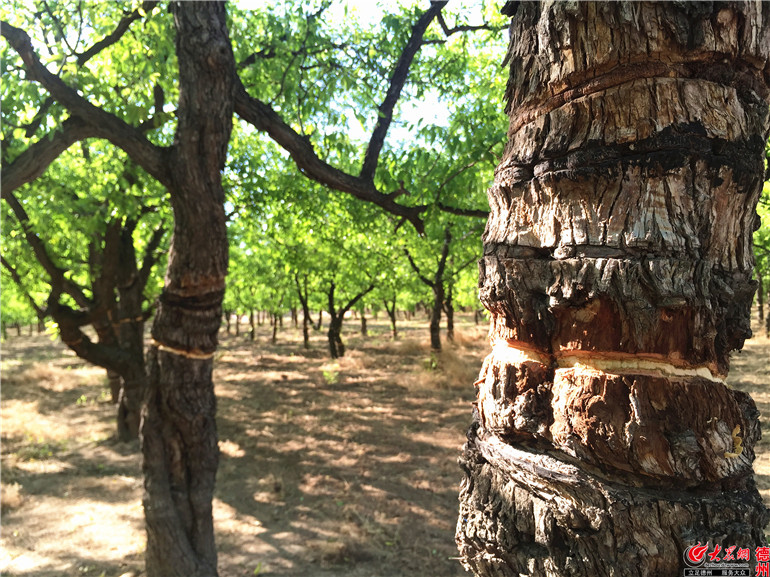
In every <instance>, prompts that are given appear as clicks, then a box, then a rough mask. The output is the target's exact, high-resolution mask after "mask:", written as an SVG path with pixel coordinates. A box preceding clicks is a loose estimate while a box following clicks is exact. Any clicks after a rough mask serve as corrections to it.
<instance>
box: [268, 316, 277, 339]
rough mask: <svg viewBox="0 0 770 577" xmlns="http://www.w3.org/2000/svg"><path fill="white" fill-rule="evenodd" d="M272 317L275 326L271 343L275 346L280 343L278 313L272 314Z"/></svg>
mask: <svg viewBox="0 0 770 577" xmlns="http://www.w3.org/2000/svg"><path fill="white" fill-rule="evenodd" d="M272 316H273V320H272V323H271V324H272V325H273V337H272V339H270V341H271V342H272V343H273V344H275V343H277V342H278V313H272Z"/></svg>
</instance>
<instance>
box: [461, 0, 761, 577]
mask: <svg viewBox="0 0 770 577" xmlns="http://www.w3.org/2000/svg"><path fill="white" fill-rule="evenodd" d="M766 6H767V5H763V4H762V3H752V4H749V3H745V4H737V3H736V4H726V3H725V4H722V3H705V2H704V3H673V2H670V3H669V2H657V3H646V2H640V3H637V2H601V3H599V2H569V3H568V2H554V3H546V2H509V3H507V4H506V6H505V8H504V10H505V11H507V13H508V14H510V15H512V16H513V20H512V24H511V38H512V41H511V45H510V52H509V60H508V61H509V62H510V82H509V84H508V91H507V95H506V96H507V100H508V107H507V111H508V113H509V115H510V123H511V126H510V130H509V133H508V134H509V138H510V141H509V143H508V145H507V147H506V149H505V154H504V156H503V159H502V161H501V164H500V166H499V167H498V169H497V171H496V173H495V182H494V184H493V186H492V187H491V188H490V190H489V199H490V206H491V208H492V211H491V214H490V217H489V221H488V223H487V229H486V231H485V233H484V255H485V256H484V258H483V260H482V263H481V267H480V286H481V290H480V294H481V299H482V302H483V304H484V306H485V307H486V308H487V309H489V311H490V312H491V315H492V328H491V335H490V336H491V338H492V353H491V354H490V356H489V357H487V359H486V361H485V362H484V366H483V368H482V371H481V375H480V379H479V381H478V382H477V386H478V391H477V402H476V407H477V409H476V411H475V415H474V423H473V425H472V426H471V428H470V430H469V433H468V442H467V444H466V445H465V447H464V453H463V459H462V463H463V468H464V470H465V475H466V476H465V479H464V480H463V484H462V489H461V495H460V502H461V504H460V518H459V521H458V525H457V533H456V538H457V543H458V546H459V549H460V553H461V556H462V562H463V564H464V566H465V567H466V568H467V569H469V570H471V571H473V572H474V573H475V574H476V575H483V576H492V575H494V576H495V577H508V576H516V577H519V576H520V575H522V574H525V575H528V576H532V577H536V576H554V575H570V576H573V577H588V576H591V577H593V576H609V575H613V576H628V577H636V576H643V575H644V576H669V575H670V576H673V575H682V571H683V569H684V567H683V552H684V550H685V549H686V548H687V547H688V546H691V545H696V544H697V543H698V542H701V543H711V544H715V543H718V544H721V545H723V546H728V545H737V546H740V547H755V546H757V545H760V544H763V543H765V537H764V532H763V528H764V526H765V524H766V523H767V521H768V513H767V511H766V509H765V507H764V506H763V504H762V500H761V498H760V496H759V493H758V492H757V489H756V486H755V483H754V478H753V471H752V461H753V459H754V445H755V443H756V442H757V440H758V438H759V436H760V428H759V423H758V420H757V416H758V412H757V410H756V407H755V405H754V402H753V401H752V399H751V398H750V397H749V396H748V395H747V394H745V393H742V392H740V391H737V390H733V389H731V388H729V387H727V386H726V385H725V383H724V378H725V376H726V374H727V371H728V364H729V353H730V351H731V350H734V349H740V348H741V347H742V345H743V341H744V339H745V338H747V337H748V336H750V334H751V332H750V328H749V327H750V312H751V302H752V296H753V292H754V287H755V283H754V282H753V281H752V280H751V274H752V266H753V256H752V251H751V233H752V229H753V224H754V219H755V208H756V203H757V200H758V196H759V193H760V189H761V186H762V176H763V172H764V171H763V156H764V154H763V153H764V143H765V142H766V140H767V128H768V106H767V97H768V87H767V85H766V81H765V75H764V72H763V71H764V70H766V69H767V68H766V66H767V59H768V58H767V54H768V48H769V46H768V44H770V34H768V30H770V27H769V26H768V24H770V23H768V18H770V13H768V10H767V8H766ZM763 18H764V20H763ZM738 43H740V46H739V45H738ZM715 215H718V217H715Z"/></svg>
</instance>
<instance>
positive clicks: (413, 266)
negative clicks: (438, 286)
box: [404, 248, 435, 288]
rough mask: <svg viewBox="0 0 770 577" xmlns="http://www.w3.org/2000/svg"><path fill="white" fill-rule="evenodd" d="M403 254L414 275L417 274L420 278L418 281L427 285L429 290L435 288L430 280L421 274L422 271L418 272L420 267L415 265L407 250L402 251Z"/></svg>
mask: <svg viewBox="0 0 770 577" xmlns="http://www.w3.org/2000/svg"><path fill="white" fill-rule="evenodd" d="M404 254H405V255H406V258H407V259H408V260H409V264H410V265H412V269H413V270H414V272H415V273H417V276H418V277H420V280H421V281H422V282H423V283H425V284H426V285H428V286H429V287H430V288H433V287H434V286H435V283H434V282H433V281H432V280H430V279H429V278H428V277H426V276H425V275H423V274H422V271H421V270H420V267H418V266H417V263H416V262H414V259H413V258H412V255H411V253H410V252H409V249H408V248H405V249H404Z"/></svg>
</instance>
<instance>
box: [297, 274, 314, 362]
mask: <svg viewBox="0 0 770 577" xmlns="http://www.w3.org/2000/svg"><path fill="white" fill-rule="evenodd" d="M294 284H295V285H296V287H297V295H298V296H299V302H300V304H301V305H302V344H303V346H304V347H305V348H306V349H309V348H310V331H309V327H310V325H311V324H312V323H311V320H310V305H309V299H308V292H307V275H304V278H303V283H302V284H300V282H299V273H297V274H295V275H294Z"/></svg>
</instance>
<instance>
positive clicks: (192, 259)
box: [142, 2, 235, 577]
mask: <svg viewBox="0 0 770 577" xmlns="http://www.w3.org/2000/svg"><path fill="white" fill-rule="evenodd" d="M170 7H171V12H172V13H173V16H174V22H175V25H176V28H177V34H176V46H177V59H178V66H179V86H180V90H179V103H178V107H177V112H176V117H177V129H176V130H177V133H176V138H175V141H174V145H173V147H172V148H171V149H170V150H169V153H168V178H169V183H168V188H169V192H170V199H171V205H172V208H173V211H174V237H173V240H172V243H171V250H170V254H169V259H168V263H169V264H168V270H167V272H166V280H165V286H164V288H163V293H162V295H161V297H160V299H159V304H158V310H157V315H156V317H155V321H154V324H153V328H152V336H153V342H152V344H151V346H150V350H149V354H148V367H149V371H148V373H149V390H148V394H147V403H146V407H145V411H144V419H143V424H142V452H143V454H144V463H143V469H144V474H145V495H144V510H145V518H146V527H147V555H146V568H147V576H148V577H177V576H178V577H213V576H216V575H217V552H216V545H215V542H214V524H213V518H212V497H213V493H214V483H215V479H216V472H217V465H218V461H219V450H218V441H217V430H216V398H215V396H214V384H213V381H212V368H213V357H214V352H215V351H216V348H217V332H218V330H219V326H220V320H221V317H222V299H223V296H224V292H225V275H226V273H227V230H226V226H225V211H224V191H223V189H222V183H221V171H222V170H223V169H224V165H225V160H226V156H227V145H228V142H229V140H230V133H231V130H232V117H233V104H232V93H233V79H234V78H235V64H234V58H233V54H232V50H231V47H230V39H229V37H228V33H227V26H226V16H225V5H224V4H223V3H218V2H189V3H187V2H172V3H171V5H170Z"/></svg>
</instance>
